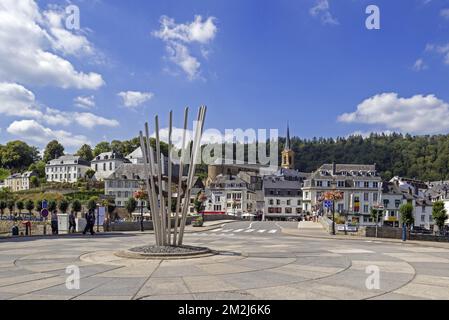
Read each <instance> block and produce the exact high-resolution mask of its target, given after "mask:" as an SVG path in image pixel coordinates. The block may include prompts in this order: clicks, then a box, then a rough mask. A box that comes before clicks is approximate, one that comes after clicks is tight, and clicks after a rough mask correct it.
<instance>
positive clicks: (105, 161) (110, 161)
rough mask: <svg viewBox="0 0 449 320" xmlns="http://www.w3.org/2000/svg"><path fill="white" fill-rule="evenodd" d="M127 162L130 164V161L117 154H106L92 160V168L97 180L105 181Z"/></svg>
mask: <svg viewBox="0 0 449 320" xmlns="http://www.w3.org/2000/svg"><path fill="white" fill-rule="evenodd" d="M125 162H128V160H126V159H124V158H123V157H121V156H119V155H118V154H116V153H115V152H104V153H101V154H99V155H98V156H96V157H95V158H94V159H93V160H92V162H91V164H90V167H91V169H92V170H94V171H95V178H96V179H97V180H99V181H103V180H104V179H106V178H107V177H109V176H110V175H111V174H112V173H114V171H115V170H117V168H118V167H120V166H121V165H122V164H123V163H125Z"/></svg>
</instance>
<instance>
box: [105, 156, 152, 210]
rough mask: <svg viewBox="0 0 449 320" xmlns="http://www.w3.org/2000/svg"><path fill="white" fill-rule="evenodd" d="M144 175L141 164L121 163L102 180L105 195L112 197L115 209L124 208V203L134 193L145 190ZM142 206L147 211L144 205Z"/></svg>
mask: <svg viewBox="0 0 449 320" xmlns="http://www.w3.org/2000/svg"><path fill="white" fill-rule="evenodd" d="M144 173H145V171H144V165H143V164H133V163H123V164H122V165H121V166H120V167H118V168H117V170H115V171H114V172H113V173H112V174H111V175H110V176H109V177H107V178H105V179H104V181H105V183H104V188H105V189H104V193H105V195H106V196H111V197H113V198H114V199H115V205H116V206H117V207H125V205H126V201H128V199H129V198H130V197H132V196H133V194H134V192H136V191H138V190H140V189H142V188H145V185H144V180H143V177H144ZM139 205H140V203H139ZM143 205H144V207H145V211H147V210H146V203H144V204H143Z"/></svg>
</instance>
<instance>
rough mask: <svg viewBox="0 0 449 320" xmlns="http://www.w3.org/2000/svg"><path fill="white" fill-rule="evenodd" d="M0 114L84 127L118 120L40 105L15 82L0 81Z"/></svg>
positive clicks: (32, 95)
mask: <svg viewBox="0 0 449 320" xmlns="http://www.w3.org/2000/svg"><path fill="white" fill-rule="evenodd" d="M0 101H1V103H0V115H4V116H10V117H21V118H27V119H35V120H38V121H40V122H45V123H47V124H49V125H53V126H61V125H62V126H68V125H70V124H72V123H77V124H79V125H80V126H82V127H85V128H89V129H91V128H93V127H95V126H106V127H117V126H118V125H119V123H118V121H116V120H112V119H106V118H104V117H101V116H98V115H95V114H93V113H86V112H84V113H79V112H66V111H61V110H58V109H54V108H49V107H41V106H39V105H38V103H37V102H36V99H35V96H34V94H33V93H32V92H31V91H30V90H28V89H26V88H25V87H23V86H21V85H19V84H16V83H6V82H0Z"/></svg>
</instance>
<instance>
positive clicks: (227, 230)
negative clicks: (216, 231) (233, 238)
mask: <svg viewBox="0 0 449 320" xmlns="http://www.w3.org/2000/svg"><path fill="white" fill-rule="evenodd" d="M232 230H234V229H226V230H223V232H231V231H232Z"/></svg>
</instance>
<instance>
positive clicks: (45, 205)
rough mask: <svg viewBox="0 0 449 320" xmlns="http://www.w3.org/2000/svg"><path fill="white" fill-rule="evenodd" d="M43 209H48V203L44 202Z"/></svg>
mask: <svg viewBox="0 0 449 320" xmlns="http://www.w3.org/2000/svg"><path fill="white" fill-rule="evenodd" d="M42 209H48V201H47V200H42Z"/></svg>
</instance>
